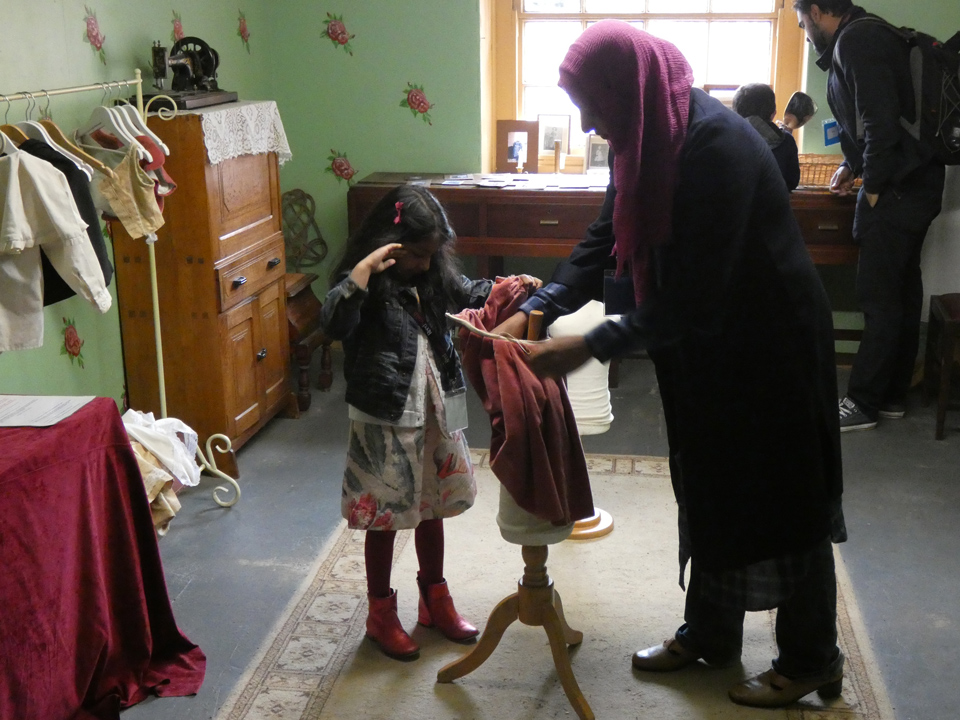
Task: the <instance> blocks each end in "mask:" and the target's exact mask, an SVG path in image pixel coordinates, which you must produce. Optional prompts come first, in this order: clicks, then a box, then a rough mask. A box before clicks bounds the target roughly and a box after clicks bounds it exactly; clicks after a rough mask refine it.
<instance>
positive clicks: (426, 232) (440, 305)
mask: <svg viewBox="0 0 960 720" xmlns="http://www.w3.org/2000/svg"><path fill="white" fill-rule="evenodd" d="M397 203H403V206H402V208H401V209H400V210H399V212H398V210H397ZM398 216H399V218H400V219H399V221H398V222H395V221H396V220H397V218H398ZM431 239H436V240H437V242H438V243H439V248H438V249H437V251H436V252H435V253H434V254H433V257H432V258H431V259H430V270H428V271H427V272H426V273H425V274H424V275H422V276H421V277H419V278H417V280H416V288H417V292H418V294H419V296H420V302H421V303H422V304H423V305H425V306H428V307H430V308H431V309H433V310H434V311H435V312H439V314H440V316H441V317H442V316H443V312H444V311H446V310H448V309H452V308H453V307H454V306H453V305H452V304H451V302H452V298H453V297H454V293H455V292H456V291H457V290H458V289H459V288H460V276H461V272H460V264H459V262H458V261H457V257H456V254H455V252H454V246H455V245H456V239H457V236H456V233H454V231H453V228H452V227H451V226H450V221H449V220H448V219H447V213H446V212H445V211H444V209H443V206H442V205H441V204H440V202H439V201H438V200H437V198H436V197H434V195H433V194H432V193H431V192H430V191H429V190H427V189H426V188H424V187H421V186H419V185H399V186H397V187H395V188H394V189H393V190H391V191H390V192H388V193H387V194H386V195H384V196H383V198H381V200H380V202H378V203H377V204H376V205H374V206H373V209H372V210H370V212H369V213H368V214H367V216H366V218H364V220H363V223H362V224H361V225H360V228H359V229H358V230H357V231H356V232H355V233H354V234H353V235H351V236H350V238H349V239H348V240H347V245H346V247H345V248H344V252H343V257H342V258H341V259H340V262H339V263H338V264H337V266H336V268H334V270H333V273H332V274H331V276H330V280H331V283H330V284H331V285H334V284H336V283H338V282H340V280H341V279H342V278H343V276H344V275H346V274H347V273H349V272H350V271H351V270H352V269H353V268H354V266H355V265H356V264H357V263H358V262H360V261H361V260H363V259H364V258H365V257H367V255H369V254H370V253H372V252H373V251H374V250H376V249H377V248H380V247H383V246H384V245H389V244H390V243H401V244H402V245H415V244H417V243H421V242H425V241H429V240H431ZM399 287H400V283H399V282H398V279H397V277H396V274H395V273H393V272H392V268H388V269H387V270H385V271H384V272H382V273H378V274H375V275H371V276H370V283H369V285H368V289H369V290H370V294H371V297H374V298H378V297H379V298H382V299H386V298H388V297H390V296H394V295H396V293H397V290H398V289H399ZM456 309H458V310H459V308H456Z"/></svg>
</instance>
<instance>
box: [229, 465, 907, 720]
mask: <svg viewBox="0 0 960 720" xmlns="http://www.w3.org/2000/svg"><path fill="white" fill-rule="evenodd" d="M487 459H488V458H487V455H486V453H483V452H474V453H473V460H474V464H475V466H476V467H477V484H478V497H477V503H476V505H475V506H474V507H473V508H472V509H471V510H470V511H469V512H467V513H464V514H463V515H462V516H460V517H458V518H454V519H452V520H450V521H448V522H447V523H446V529H447V532H446V536H447V538H446V548H447V550H446V552H447V562H446V569H447V573H446V575H447V581H448V583H449V585H450V588H451V593H452V595H453V596H454V598H455V600H456V603H457V608H458V609H459V610H460V612H461V613H463V615H464V616H466V617H467V618H469V619H471V620H472V621H473V622H474V623H475V624H477V625H478V626H479V627H480V628H481V630H482V628H483V624H484V623H485V621H486V618H487V616H488V615H489V613H490V611H491V610H492V609H493V607H494V606H495V605H496V604H497V603H498V602H499V601H500V600H502V599H503V598H504V597H506V596H507V595H510V594H512V593H514V592H516V588H517V586H516V582H517V580H518V579H519V578H520V577H521V576H522V574H523V560H522V558H521V556H520V548H519V547H518V546H516V545H510V544H509V543H506V542H505V541H504V540H503V539H502V538H501V537H500V533H499V530H498V529H497V526H496V521H495V517H496V510H497V501H498V494H499V483H498V481H497V480H496V478H495V477H494V476H493V474H492V472H491V471H490V469H489V466H488V463H487ZM588 463H589V466H590V470H591V484H592V488H593V492H594V501H595V503H596V505H597V506H598V507H600V508H603V509H604V510H607V511H609V512H610V513H611V514H612V515H613V517H614V521H615V529H614V531H613V533H612V534H610V535H608V536H606V537H604V538H599V539H595V540H588V541H570V540H567V541H564V542H562V543H560V544H557V545H551V546H550V547H549V558H548V560H547V568H548V571H549V573H550V576H551V577H552V578H553V580H554V582H555V585H556V589H557V592H558V593H559V594H560V595H561V596H562V598H563V606H564V610H565V613H566V618H567V621H568V623H569V624H570V626H571V627H573V628H574V629H576V630H580V631H582V632H583V634H584V641H583V643H582V645H581V646H579V647H577V648H573V649H571V658H572V664H573V672H574V674H575V676H576V678H577V681H578V683H579V685H580V689H581V690H582V691H583V694H584V696H585V697H586V699H587V702H588V703H589V704H590V706H591V709H592V710H593V712H594V713H595V715H596V716H597V717H598V718H610V719H612V720H623V719H627V718H631V719H632V718H641V717H642V718H657V720H680V719H681V718H683V719H686V718H693V717H695V718H700V719H704V720H707V719H709V720H713V719H715V718H716V719H721V718H723V719H732V718H736V719H737V720H741V719H743V720H750V719H751V718H758V719H759V718H764V719H766V720H780V719H783V720H894V714H893V711H892V710H891V707H890V703H889V701H888V699H887V697H886V693H885V690H884V688H883V684H882V681H881V679H880V675H879V673H878V671H877V667H876V663H875V662H874V660H873V657H872V653H871V652H870V648H869V642H868V638H867V636H866V633H865V630H864V627H863V624H862V621H861V618H860V615H859V612H858V610H857V604H856V599H855V598H854V596H853V593H852V589H851V586H850V582H849V579H848V577H847V574H846V571H845V568H844V565H843V560H842V558H841V557H840V553H839V551H838V552H837V553H836V556H837V573H838V581H839V598H838V602H839V604H838V615H839V623H838V625H839V634H840V645H841V647H842V649H843V652H844V654H845V655H846V658H847V663H846V667H845V676H844V686H843V696H842V697H841V698H839V699H838V700H835V701H830V702H827V703H824V702H823V701H821V700H820V698H819V697H818V696H817V695H816V694H814V695H812V696H810V697H808V698H805V699H804V700H803V701H802V702H801V703H798V704H797V705H795V706H793V707H791V708H787V709H784V710H778V711H770V710H753V709H750V708H743V707H740V706H737V705H734V704H732V703H731V702H730V701H729V700H728V699H727V694H726V689H727V688H728V687H729V686H731V685H734V684H736V683H737V682H739V681H740V680H742V679H743V678H745V677H750V676H752V675H755V674H757V673H759V672H762V671H763V670H765V669H767V668H768V667H769V663H770V659H771V658H772V657H773V656H774V654H775V643H774V630H773V618H774V615H773V613H767V612H764V613H748V614H747V622H746V624H745V627H744V652H743V657H742V663H741V664H740V665H736V666H734V667H732V668H727V669H723V670H718V669H712V668H708V667H706V666H704V665H702V664H698V665H696V666H693V667H691V668H689V669H686V670H684V671H682V672H679V673H668V674H650V673H637V672H635V671H633V670H632V669H631V668H630V655H631V654H632V653H633V652H634V651H635V650H636V649H637V648H640V647H646V646H648V645H653V644H655V643H657V642H659V641H661V640H663V639H664V638H667V637H671V636H672V634H673V631H674V630H675V628H676V626H677V625H678V624H679V622H680V621H681V618H682V614H683V591H682V590H680V588H679V587H678V585H677V581H676V576H677V561H676V510H675V503H674V500H673V494H672V491H671V488H670V479H669V471H668V468H667V463H666V460H665V459H664V458H652V457H640V456H623V455H620V456H612V455H592V456H588ZM411 537H412V533H409V532H402V533H398V535H397V543H396V559H395V563H394V570H393V585H394V587H395V588H397V594H398V604H399V613H400V619H401V621H402V622H403V625H404V627H405V628H407V629H408V631H412V635H413V637H414V638H415V639H416V640H417V642H418V643H419V644H420V646H421V654H420V659H419V660H417V661H414V662H408V663H402V662H396V661H393V660H389V659H387V658H386V657H384V656H383V655H382V654H381V653H380V652H379V650H378V649H377V648H376V647H375V646H374V645H373V643H372V642H371V641H369V640H366V639H364V623H365V619H366V594H365V592H366V590H365V580H364V568H363V533H362V532H355V531H351V530H349V529H347V528H346V527H345V526H341V528H340V529H339V530H338V531H337V532H335V533H334V536H333V538H332V539H331V540H330V541H329V542H328V544H327V546H326V547H325V548H324V550H323V551H322V552H321V554H320V557H319V558H318V560H317V563H316V565H315V567H314V568H313V570H312V571H311V572H310V574H309V575H308V577H307V580H306V582H305V583H304V585H303V587H302V588H301V590H300V591H299V592H298V593H297V594H296V595H295V596H294V598H293V600H292V601H291V603H290V605H289V607H288V608H287V611H286V612H285V613H284V615H283V617H282V618H281V619H280V621H279V622H278V623H277V625H276V627H275V629H274V631H273V632H272V633H271V634H270V635H269V637H270V640H268V641H267V642H266V643H265V646H264V647H263V648H262V649H261V651H260V653H259V656H258V657H257V658H256V659H254V661H253V662H252V663H251V665H250V667H249V668H248V670H247V672H246V673H245V675H244V677H243V678H241V680H240V681H239V683H238V685H237V688H236V689H235V691H234V692H233V694H232V695H231V697H230V698H229V699H228V700H227V701H226V702H225V704H224V706H223V707H222V708H221V711H220V713H218V715H217V720H316V719H319V718H331V719H335V720H340V719H343V720H353V719H354V718H368V719H370V720H432V719H437V720H440V719H441V718H443V719H444V720H446V719H448V718H455V719H457V720H504V719H505V718H531V719H532V718H565V719H569V720H572V718H575V717H576V715H575V713H574V711H573V709H572V707H571V706H570V704H569V702H568V701H567V698H566V695H565V694H564V692H563V688H562V687H561V685H560V681H559V678H558V677H557V674H556V671H555V669H554V666H553V660H552V657H551V654H550V647H549V644H548V641H547V637H546V633H545V632H544V631H543V629H542V628H539V627H528V626H526V625H522V624H520V623H514V624H512V625H511V626H510V627H509V628H508V629H507V631H506V633H505V634H504V636H503V638H502V639H501V641H500V644H499V645H498V646H497V649H496V650H495V651H494V653H493V654H492V655H491V656H490V658H489V659H488V660H487V661H486V662H485V663H484V664H483V665H481V666H480V667H479V668H478V669H476V670H475V671H474V672H473V673H470V674H468V675H466V676H465V677H463V678H461V679H459V680H457V681H455V682H453V683H450V684H438V683H437V682H436V673H437V670H439V669H440V668H441V667H443V666H444V665H446V664H448V663H450V662H452V661H454V660H456V659H458V658H459V657H461V655H462V654H463V653H464V652H466V651H467V650H469V649H470V647H471V646H467V647H464V646H461V645H457V644H454V643H451V642H448V641H446V640H445V639H443V638H442V637H441V636H440V635H439V634H438V633H437V632H436V631H434V630H428V629H425V628H423V627H420V626H417V625H416V609H417V589H416V581H415V576H416V553H415V551H414V548H413V543H412V542H409V540H410V538H411Z"/></svg>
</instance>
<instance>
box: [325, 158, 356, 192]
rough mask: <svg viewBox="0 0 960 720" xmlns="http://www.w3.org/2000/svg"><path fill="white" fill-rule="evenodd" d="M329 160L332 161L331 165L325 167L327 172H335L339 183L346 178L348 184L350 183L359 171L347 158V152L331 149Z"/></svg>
mask: <svg viewBox="0 0 960 720" xmlns="http://www.w3.org/2000/svg"><path fill="white" fill-rule="evenodd" d="M327 160H329V161H330V165H329V166H328V167H326V168H325V169H324V170H325V172H328V173H333V174H334V175H335V176H336V178H337V183H338V184H339V182H340V181H341V180H346V181H347V185H349V184H350V182H351V181H352V179H353V176H354V175H356V174H357V171H356V170H354V168H353V166H351V165H350V161H349V160H347V154H346V153H339V152H337V151H336V150H330V156H329V157H328V158H327Z"/></svg>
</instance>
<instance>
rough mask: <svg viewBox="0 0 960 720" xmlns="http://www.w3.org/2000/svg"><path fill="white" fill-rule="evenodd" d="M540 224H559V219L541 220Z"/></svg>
mask: <svg viewBox="0 0 960 720" xmlns="http://www.w3.org/2000/svg"><path fill="white" fill-rule="evenodd" d="M540 224H541V225H559V224H560V221H559V220H541V221H540Z"/></svg>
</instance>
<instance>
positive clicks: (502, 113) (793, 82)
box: [483, 0, 807, 173]
mask: <svg viewBox="0 0 960 720" xmlns="http://www.w3.org/2000/svg"><path fill="white" fill-rule="evenodd" d="M522 5H523V0H486V2H485V3H484V8H485V9H486V10H487V11H488V12H489V13H490V16H491V17H490V22H489V25H488V27H489V28H490V36H489V52H490V57H489V66H490V67H489V72H488V73H487V76H488V78H489V79H490V81H491V82H492V88H491V90H490V92H489V95H488V97H489V98H490V103H491V106H492V107H491V108H490V113H489V115H490V117H489V119H488V120H486V121H485V122H484V123H483V130H484V136H485V141H484V143H483V145H484V146H485V148H486V150H485V152H484V162H483V165H484V171H485V172H487V171H489V169H490V168H491V167H493V160H494V158H493V154H494V153H493V150H494V148H493V143H492V142H490V138H493V137H496V121H497V120H516V119H517V118H518V117H520V108H521V104H522V96H523V83H522V77H521V58H522V57H523V55H522V50H523V48H522V43H523V38H522V31H521V30H522V23H523V21H524V20H528V19H537V20H540V19H542V20H553V19H561V20H570V19H572V18H576V19H579V20H581V21H583V22H590V21H593V20H599V19H602V18H604V17H608V16H607V15H601V14H596V13H524V12H522V11H521V9H522ZM617 17H621V18H626V19H636V20H645V21H646V20H649V19H653V18H665V17H669V18H678V19H680V18H682V19H684V20H704V19H709V20H728V19H734V20H736V19H743V18H745V17H749V18H762V19H769V20H770V21H771V22H772V23H773V48H774V55H773V58H772V63H771V75H772V77H771V83H770V84H771V85H772V86H773V89H774V92H775V93H776V96H777V109H778V113H782V110H783V108H785V107H786V105H787V101H788V100H789V99H790V96H791V95H792V94H793V92H794V91H795V90H798V89H801V88H802V82H803V79H804V77H803V75H804V69H805V65H806V57H807V53H806V37H805V35H804V32H803V30H801V29H800V27H799V26H798V24H797V19H796V13H795V12H794V10H793V4H792V3H788V2H787V0H775V5H774V9H773V11H772V12H770V13H755V14H754V13H751V14H749V15H745V14H732V13H716V14H714V13H677V14H664V13H634V14H630V15H617ZM553 160H554V159H553V156H552V155H544V154H541V155H540V172H553V164H554V163H553ZM583 167H584V159H583V156H582V155H569V156H567V159H566V165H565V167H564V168H563V170H562V171H563V172H570V173H580V172H583Z"/></svg>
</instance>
